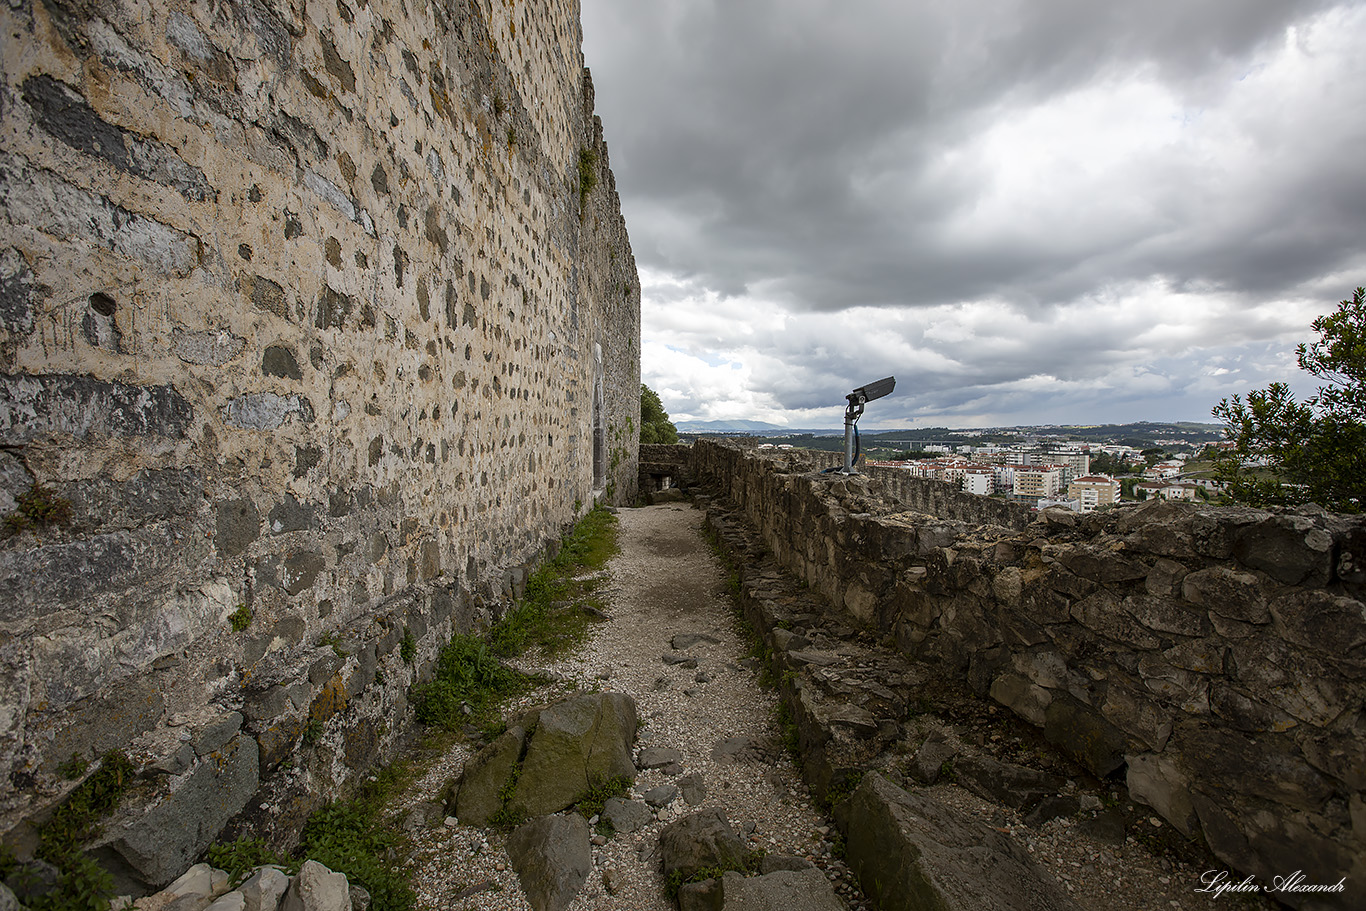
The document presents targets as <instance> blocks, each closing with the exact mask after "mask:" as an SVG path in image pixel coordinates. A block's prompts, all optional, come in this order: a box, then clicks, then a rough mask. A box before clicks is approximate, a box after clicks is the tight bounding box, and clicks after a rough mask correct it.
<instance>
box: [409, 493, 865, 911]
mask: <svg viewBox="0 0 1366 911" xmlns="http://www.w3.org/2000/svg"><path fill="white" fill-rule="evenodd" d="M703 518H704V516H703V513H702V512H701V511H699V510H696V509H693V508H692V507H691V506H689V505H684V504H665V505H659V506H651V507H646V508H642V509H624V510H621V511H620V513H619V514H618V519H619V523H620V525H619V540H620V547H621V550H620V553H619V554H617V555H616V556H615V557H613V558H612V560H611V562H610V563H609V564H608V567H607V576H608V581H607V587H606V588H605V589H604V590H603V593H604V595H605V600H606V602H607V605H608V609H607V613H608V614H609V616H610V618H611V619H610V620H608V621H605V622H602V623H598V624H595V625H594V627H593V629H592V634H591V638H590V640H589V642H588V643H587V645H586V646H585V647H583V648H581V649H579V650H577V651H576V652H575V653H574V654H573V655H570V656H567V657H565V658H563V659H561V660H558V661H555V662H553V663H550V664H536V663H535V662H534V659H533V660H529V661H528V662H527V667H528V669H530V668H532V667H535V668H536V669H539V670H542V671H548V672H549V673H550V674H551V675H553V676H554V677H556V678H557V679H558V682H557V684H555V685H554V686H552V687H548V688H545V689H542V690H540V691H537V692H536V693H533V694H532V695H531V696H529V697H526V698H525V699H522V700H519V701H518V703H517V704H516V705H513V706H510V707H509V708H508V709H507V710H506V711H505V713H504V714H505V716H506V715H511V714H515V713H516V712H518V711H520V710H521V708H523V707H525V706H530V705H532V704H535V703H538V702H545V701H548V700H550V699H553V698H556V697H558V696H559V695H560V694H561V693H562V692H565V691H568V690H574V689H577V690H602V691H614V692H623V693H626V694H628V695H630V696H631V697H632V698H633V699H635V701H636V704H637V707H638V712H639V716H640V718H641V720H642V721H643V724H642V727H641V729H640V733H639V735H638V740H637V749H638V756H640V759H641V760H644V759H652V760H656V761H659V760H666V759H668V758H669V757H668V754H664V753H653V752H652V753H650V754H649V755H646V753H645V751H649V750H651V749H652V748H657V749H658V750H677V751H678V753H679V754H681V755H680V756H679V757H678V760H677V763H676V764H674V765H666V766H664V767H661V768H654V769H647V770H644V771H642V772H641V773H640V775H639V776H638V777H637V779H636V783H635V786H634V788H633V789H632V796H635V797H637V798H639V797H644V796H645V795H646V794H647V793H649V794H651V796H652V798H654V799H655V800H659V799H661V798H663V797H667V796H669V792H668V789H669V788H676V789H679V788H680V782H681V783H682V784H683V785H690V786H689V787H687V788H686V791H687V794H688V797H689V798H691V799H692V800H693V801H694V803H689V801H688V800H686V799H684V796H683V794H682V793H679V794H677V795H675V796H674V797H673V799H672V800H670V801H669V802H667V803H665V804H664V805H663V806H662V807H660V809H659V810H657V811H656V812H655V813H654V815H653V818H651V819H650V820H649V822H647V823H646V824H645V825H644V826H643V827H642V828H641V829H639V830H637V831H635V832H630V833H622V832H618V833H617V834H616V835H615V836H614V837H612V838H611V839H610V840H608V841H607V842H606V844H602V845H595V846H594V848H593V865H594V869H593V872H592V873H591V874H590V875H589V877H588V880H587V882H586V883H585V884H584V886H583V889H582V891H581V892H580V893H579V895H578V897H577V898H576V899H575V900H574V902H573V904H571V905H570V908H569V911H587V909H594V911H609V909H610V911H652V909H658V911H671V909H673V908H674V907H676V906H675V905H674V904H673V902H671V901H669V900H668V899H667V898H666V897H665V895H664V885H663V879H662V877H661V876H660V874H659V872H658V870H659V862H658V857H657V856H656V855H655V854H654V852H655V850H656V848H657V845H658V843H659V832H660V830H661V829H662V828H663V827H664V825H665V824H667V823H668V822H669V821H670V820H673V819H676V818H678V817H680V816H684V815H686V814H688V813H690V812H693V811H694V810H696V809H699V808H701V807H713V806H714V807H719V808H721V809H723V810H724V811H725V813H726V815H727V817H728V818H729V819H730V822H731V824H732V825H733V826H734V828H735V829H736V830H737V831H738V832H740V833H741V834H742V835H743V836H744V837H745V838H746V840H747V842H748V843H749V844H750V846H751V847H752V848H755V849H762V850H763V851H765V852H767V853H768V854H787V855H797V856H801V857H805V858H807V859H809V860H811V861H813V862H814V863H816V865H817V866H819V867H822V868H825V869H827V872H828V875H830V876H831V877H832V878H833V879H834V881H835V882H836V884H837V888H838V889H839V890H840V891H841V893H842V894H843V895H844V896H845V897H846V899H849V900H850V904H851V907H853V908H859V907H861V906H862V898H861V896H860V895H859V894H858V893H857V892H855V891H854V890H853V887H852V886H851V885H850V880H849V877H848V873H847V870H846V868H845V867H844V866H843V864H841V863H840V862H839V861H838V860H835V859H834V858H832V856H831V844H830V841H829V836H830V835H831V834H832V831H833V830H832V828H831V823H830V821H829V819H828V817H827V816H826V815H825V814H824V813H823V812H821V811H820V810H819V809H817V808H815V807H814V805H813V803H812V801H811V798H810V795H809V793H808V791H807V788H806V785H805V784H804V783H803V782H802V781H801V778H800V776H799V775H798V773H797V770H796V768H795V766H794V765H793V762H792V759H791V757H790V756H789V755H788V754H787V753H786V752H785V751H784V749H783V748H782V745H781V736H780V731H779V726H778V723H777V720H776V719H777V697H776V694H775V693H774V692H773V691H772V690H766V689H763V688H761V687H760V685H759V681H758V667H759V666H758V664H757V662H755V661H753V660H752V659H749V658H748V657H747V650H748V643H747V642H746V640H745V637H744V634H743V632H742V630H741V628H740V626H739V624H738V621H737V620H736V615H735V611H734V608H733V607H732V601H731V598H730V595H729V593H728V592H727V588H726V585H727V581H726V573H725V570H724V568H723V566H722V564H721V562H720V560H719V559H718V558H717V557H716V556H715V555H714V554H713V553H712V551H711V549H710V548H709V546H708V545H707V544H706V542H705V541H704V540H703V538H702V535H701V526H702V521H703ZM467 758H468V751H467V750H466V749H465V748H464V747H457V748H455V749H453V750H452V751H451V752H450V753H449V754H448V755H447V756H446V757H444V758H443V760H442V761H440V762H438V763H436V764H435V766H434V767H433V768H432V769H431V770H430V771H429V772H428V773H427V774H426V776H425V777H424V778H423V780H422V781H421V782H419V783H418V785H417V786H416V787H415V788H413V789H412V790H411V791H410V794H417V795H418V796H417V797H416V798H415V799H419V800H421V799H425V800H428V801H433V800H439V793H440V790H441V788H442V787H443V786H444V785H445V783H446V782H447V781H448V780H449V779H450V778H451V777H452V776H453V775H455V774H457V773H458V770H459V768H460V767H461V765H462V764H463V763H464V761H465V760H466V759H467ZM638 761H640V760H638ZM699 780H700V783H701V786H702V787H701V789H700V790H701V791H702V792H703V793H702V794H701V795H700V796H699V794H698V789H697V788H696V787H695V783H696V782H698V781H699ZM661 787H662V788H664V789H665V791H664V792H662V793H661V792H659V791H657V790H655V789H658V788H661ZM680 790H682V789H680ZM424 792H425V794H426V796H425V798H424V797H422V796H421V795H422V794H423V793H424ZM413 829H414V842H415V844H416V846H417V847H418V852H417V853H418V856H419V865H418V868H417V869H416V870H415V871H414V877H413V879H414V882H415V884H416V887H417V889H418V892H419V899H418V907H420V908H452V909H464V908H468V909H475V911H494V909H498V911H505V909H524V908H529V907H530V906H529V905H528V904H527V902H526V899H525V898H524V897H523V896H522V892H521V889H520V887H519V886H518V884H517V879H516V874H515V873H513V872H512V869H511V866H510V863H509V861H508V858H507V854H506V853H505V851H504V849H503V844H504V840H505V839H504V836H502V835H501V834H498V833H491V832H485V831H483V830H479V829H474V828H470V827H466V826H459V825H457V826H454V827H445V826H442V825H440V824H437V825H435V826H430V825H428V826H414V827H413Z"/></svg>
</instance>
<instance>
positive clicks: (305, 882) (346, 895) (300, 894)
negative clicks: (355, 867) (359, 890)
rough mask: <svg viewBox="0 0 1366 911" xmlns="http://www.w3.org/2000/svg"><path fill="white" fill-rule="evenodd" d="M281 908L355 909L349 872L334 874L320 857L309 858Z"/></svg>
mask: <svg viewBox="0 0 1366 911" xmlns="http://www.w3.org/2000/svg"><path fill="white" fill-rule="evenodd" d="M280 911H351V889H350V886H349V885H348V884H347V882H346V874H345V873H333V872H332V871H331V870H329V869H327V867H324V866H323V865H322V864H320V863H318V862H317V861H316V860H306V861H304V865H303V866H302V867H300V868H299V873H298V875H297V876H295V877H294V881H293V882H292V883H290V886H289V891H288V892H286V893H285V900H284V903H283V904H281V905H280Z"/></svg>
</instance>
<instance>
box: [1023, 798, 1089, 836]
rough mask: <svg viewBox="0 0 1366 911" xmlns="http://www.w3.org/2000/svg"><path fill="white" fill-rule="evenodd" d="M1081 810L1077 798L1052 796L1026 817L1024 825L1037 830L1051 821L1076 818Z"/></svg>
mask: <svg viewBox="0 0 1366 911" xmlns="http://www.w3.org/2000/svg"><path fill="white" fill-rule="evenodd" d="M1080 810H1081V801H1080V800H1078V799H1077V798H1075V797H1072V796H1069V795H1065V794H1050V795H1049V796H1048V797H1045V798H1044V799H1043V800H1041V801H1039V802H1038V804H1037V805H1035V807H1034V809H1032V810H1030V811H1029V813H1028V814H1026V815H1025V818H1024V823H1025V825H1027V826H1029V827H1030V828H1037V827H1039V826H1041V825H1043V824H1044V823H1046V822H1048V821H1049V820H1050V819H1057V818H1058V817H1060V816H1075V815H1076V814H1077V813H1078V812H1079V811H1080Z"/></svg>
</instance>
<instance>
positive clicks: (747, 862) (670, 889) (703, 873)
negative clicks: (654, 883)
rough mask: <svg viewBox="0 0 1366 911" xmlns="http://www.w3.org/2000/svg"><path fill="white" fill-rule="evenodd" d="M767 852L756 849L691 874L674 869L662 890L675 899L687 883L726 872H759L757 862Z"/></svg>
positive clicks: (717, 876)
mask: <svg viewBox="0 0 1366 911" xmlns="http://www.w3.org/2000/svg"><path fill="white" fill-rule="evenodd" d="M766 853H767V852H765V851H764V850H763V849H756V850H753V851H748V852H746V854H745V856H744V859H743V860H741V861H740V862H739V863H733V864H724V865H722V866H718V867H702V868H701V869H699V870H697V871H696V872H694V873H693V874H692V875H691V876H689V875H687V874H686V873H685V872H684V871H683V870H675V871H673V872H672V873H670V874H669V878H668V879H667V880H665V882H664V891H665V892H666V893H668V896H669V898H671V899H674V900H677V898H678V890H679V889H681V888H683V887H684V886H686V885H687V884H688V883H700V882H703V881H704V880H708V879H720V878H721V877H723V876H725V875H726V874H727V873H741V874H743V875H745V876H751V875H753V874H755V873H758V872H759V864H760V863H761V862H762V861H763V859H764V856H765V855H766Z"/></svg>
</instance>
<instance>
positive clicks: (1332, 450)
mask: <svg viewBox="0 0 1366 911" xmlns="http://www.w3.org/2000/svg"><path fill="white" fill-rule="evenodd" d="M1312 328H1313V330H1314V331H1315V332H1317V333H1318V334H1319V340H1318V341H1316V342H1314V343H1313V344H1311V345H1304V344H1301V345H1300V346H1299V347H1298V349H1297V351H1296V353H1297V360H1298V362H1299V366H1300V369H1301V370H1305V371H1307V372H1308V373H1310V374H1311V375H1312V376H1314V377H1317V378H1318V379H1319V380H1321V381H1323V382H1324V383H1325V385H1323V386H1320V387H1319V389H1318V393H1317V394H1316V395H1314V396H1312V397H1311V398H1309V399H1308V400H1306V401H1304V402H1298V401H1296V400H1295V397H1294V396H1293V395H1292V394H1291V392H1290V387H1289V386H1287V385H1286V384H1285V383H1272V384H1271V385H1270V386H1268V387H1266V388H1265V389H1255V390H1253V391H1251V392H1249V393H1248V394H1247V398H1246V399H1243V398H1242V397H1241V396H1237V395H1235V396H1233V398H1232V399H1224V400H1222V401H1220V402H1219V404H1218V405H1216V406H1215V407H1214V410H1213V414H1214V416H1215V417H1217V418H1219V419H1220V420H1221V421H1223V423H1224V434H1225V436H1226V438H1227V439H1229V440H1231V441H1232V442H1233V444H1234V446H1233V448H1232V449H1231V450H1225V451H1224V453H1223V454H1221V456H1220V458H1219V460H1218V462H1217V467H1216V477H1217V478H1218V479H1219V480H1220V481H1223V482H1224V483H1226V484H1227V485H1228V495H1229V497H1230V498H1231V499H1232V500H1233V501H1234V502H1237V503H1244V504H1247V505H1250V506H1281V505H1293V504H1297V503H1317V504H1319V505H1320V506H1323V507H1325V508H1327V509H1331V510H1335V511H1337V512H1346V513H1357V512H1361V511H1362V509H1363V508H1366V288H1357V289H1356V291H1355V293H1354V294H1353V296H1352V299H1351V300H1344V301H1341V302H1340V303H1339V304H1338V308H1337V310H1336V311H1334V312H1333V313H1330V314H1326V315H1324V316H1320V317H1319V318H1318V319H1316V320H1314V322H1313V324H1312ZM1260 466H1265V470H1259V467H1260Z"/></svg>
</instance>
